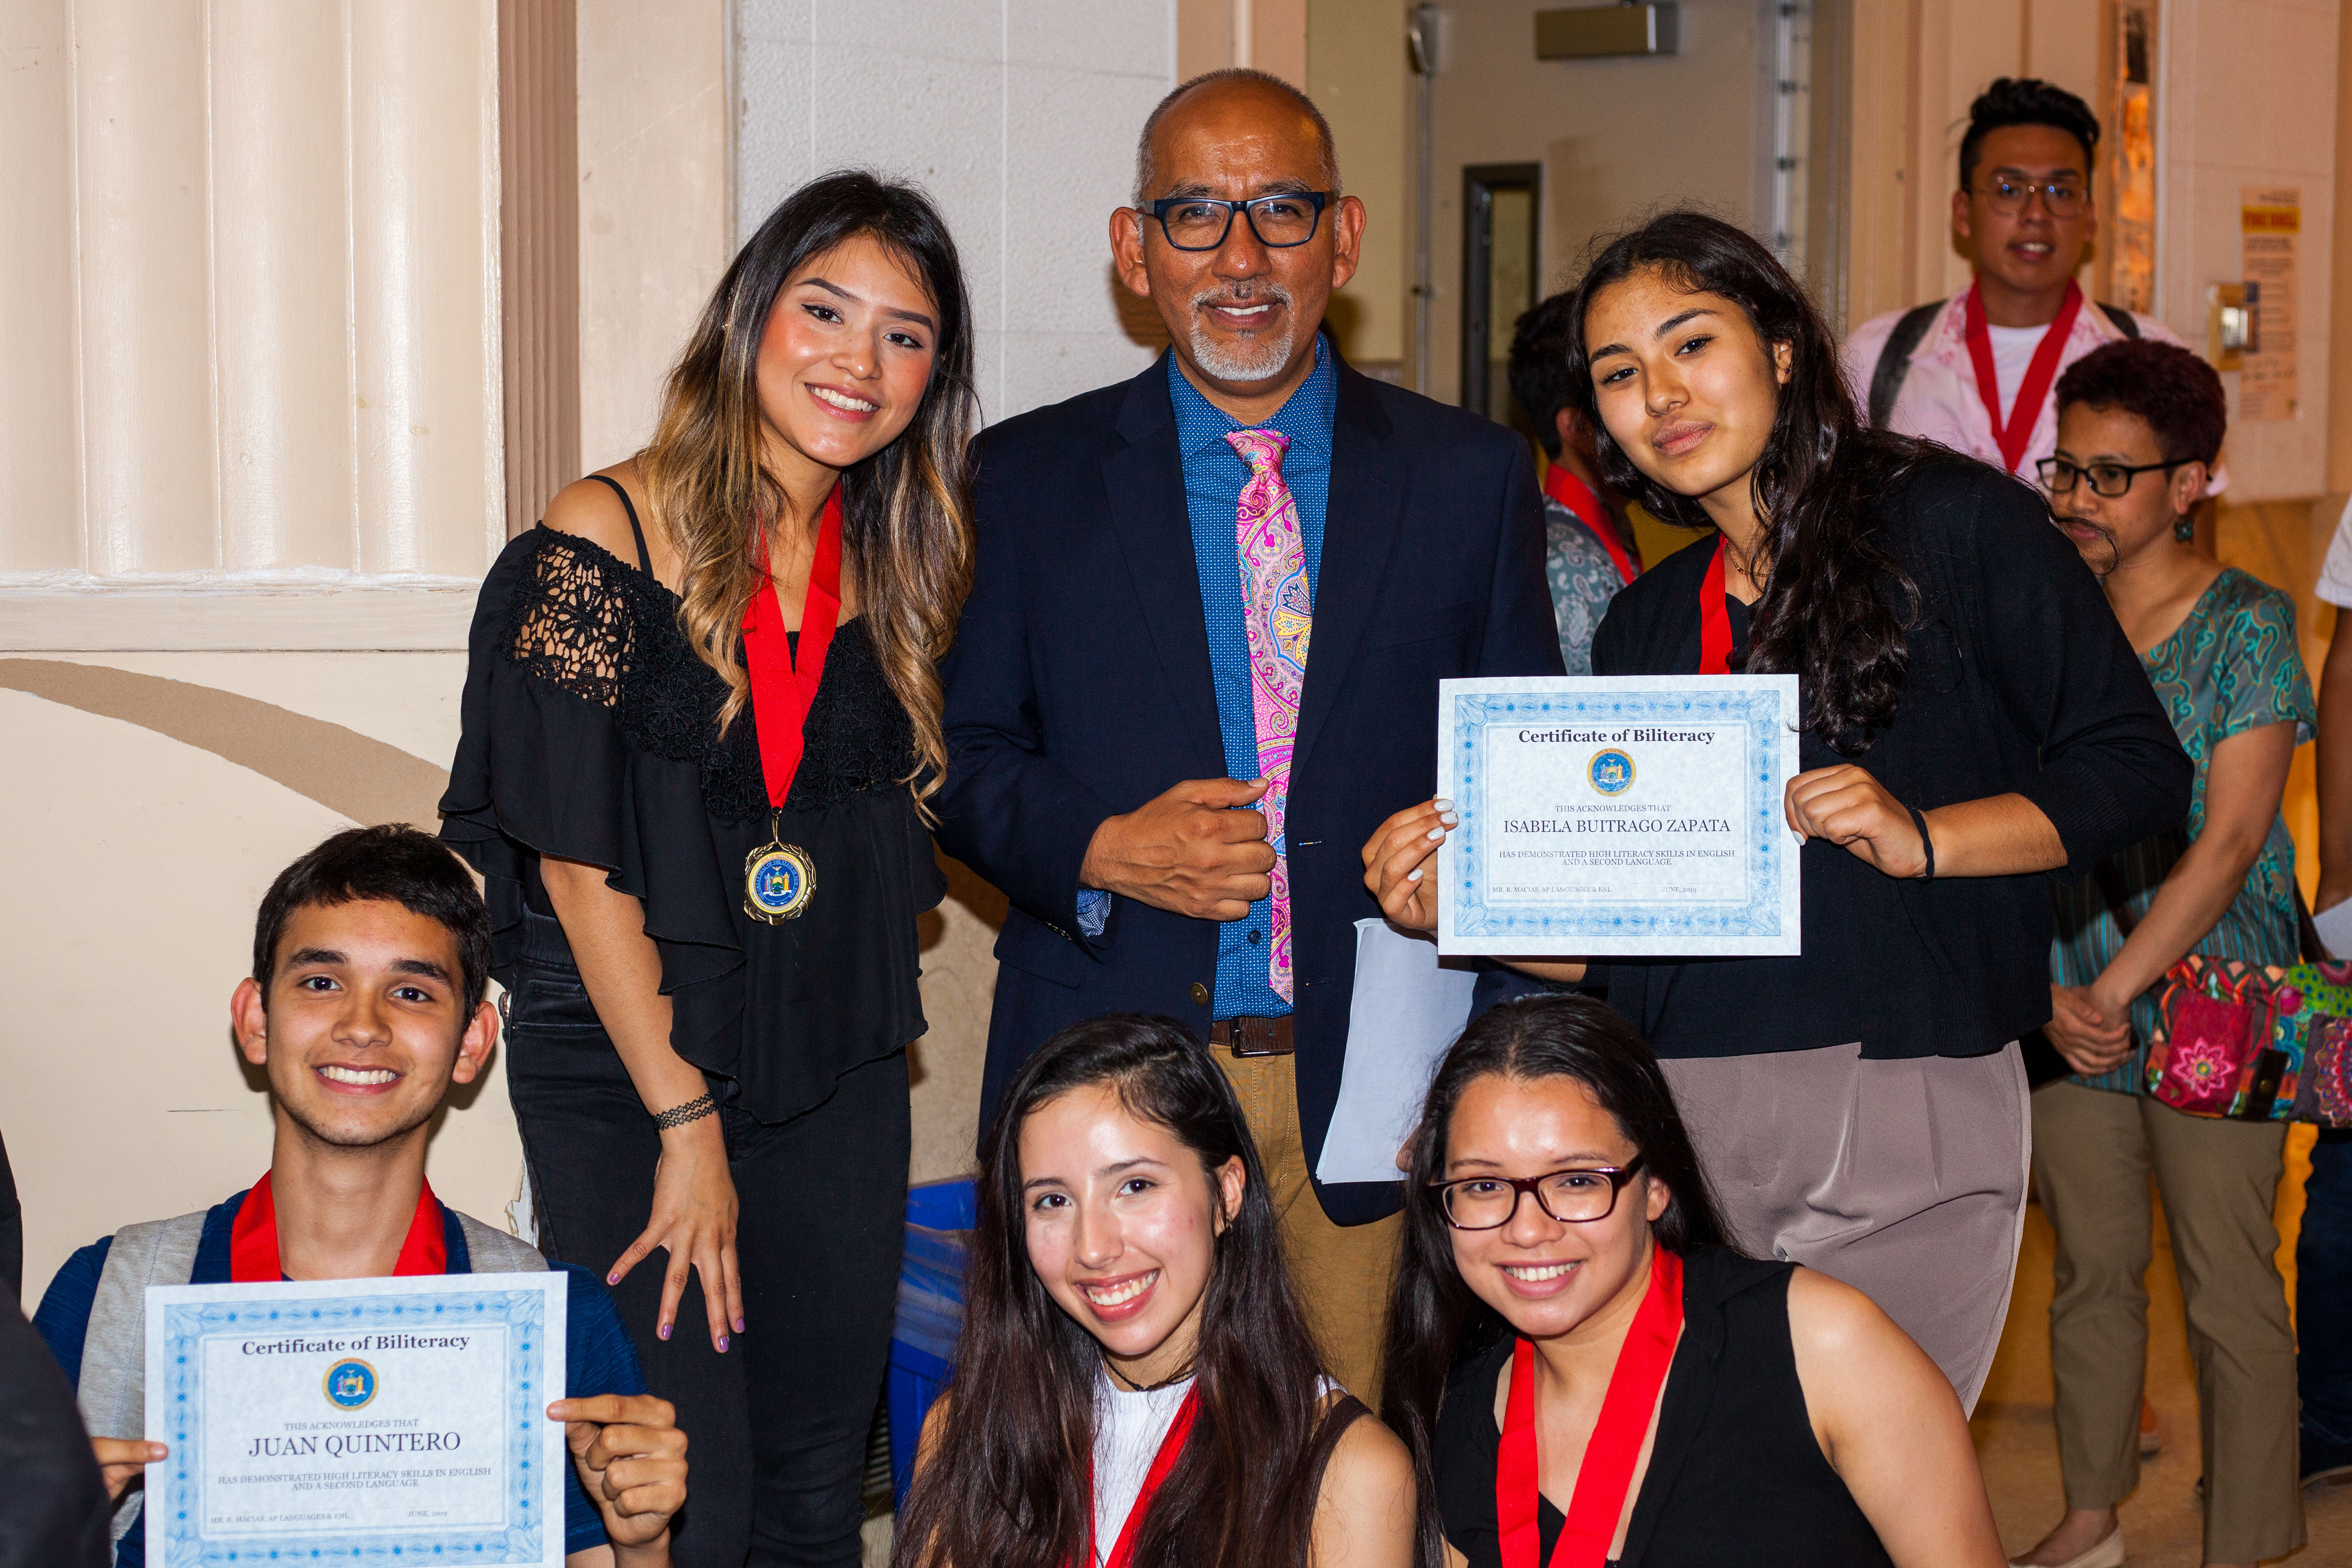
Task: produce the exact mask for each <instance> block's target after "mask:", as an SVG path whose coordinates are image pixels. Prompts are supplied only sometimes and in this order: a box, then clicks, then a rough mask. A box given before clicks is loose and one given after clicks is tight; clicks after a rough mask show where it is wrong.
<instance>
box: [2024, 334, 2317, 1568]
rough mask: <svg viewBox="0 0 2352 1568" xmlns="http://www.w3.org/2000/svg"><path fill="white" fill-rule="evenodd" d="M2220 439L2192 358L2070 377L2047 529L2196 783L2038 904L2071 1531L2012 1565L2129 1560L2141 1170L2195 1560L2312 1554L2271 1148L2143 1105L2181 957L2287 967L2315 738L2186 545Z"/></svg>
mask: <svg viewBox="0 0 2352 1568" xmlns="http://www.w3.org/2000/svg"><path fill="white" fill-rule="evenodd" d="M2226 419H2227V405H2226V404H2225V403H2224V402H2223V399H2222V393H2221V377H2220V376H2218V375H2216V374H2214V373H2213V370H2212V367H2210V365H2208V364H2206V363H2205V362H2204V361H2203V360H2201V359H2200V358H2198V357H2197V356H2196V355H2195V354H2193V353H2189V351H2188V350H2187V349H2183V348H2176V347H2174V346H2172V345H2170V344H2168V343H2158V342H2124V343H2111V344H2109V345H2107V346H2106V347H2105V348H2103V349H2099V350H2097V351H2096V352H2095V353H2090V354H2086V355H2084V357H2083V358H2082V359H2081V360H2079V361H2077V362H2076V363H2074V365H2073V366H2072V367H2071V368H2070V369H2068V371H2067V372H2066V374H2065V375H2064V376H2063V377H2062V378H2061V379H2060V381H2059V383H2058V449H2057V454H2056V455H2055V456H2054V457H2052V458H2049V459H2047V460H2046V461H2044V462H2043V463H2042V483H2043V484H2044V485H2045V486H2047V487H2048V489H2049V491H2050V499H2051V505H2052V507H2053V510H2055V511H2056V513H2057V516H2058V526H2059V527H2060V529H2061V530H2063V531H2064V533H2065V534H2066V537H2067V538H2069V539H2071V540H2073V541H2074V548H2075V549H2076V550H2078V551H2080V552H2082V556H2083V560H2084V562H2085V563H2087V564H2088V565H2089V566H2090V568H2091V570H2092V571H2093V572H2094V573H2095V574H2098V576H2099V579H2100V583H2101V585H2102V586H2103V587H2104V588H2105V590H2106V595H2107V603H2108V604H2109V605H2111V606H2113V608H2114V610H2115V613H2116V620H2117V621H2118V622H2120V623H2121V624H2122V626H2123V629H2124V635H2125V637H2126V638H2128V639H2129V640H2130V643H2131V646H2132V647H2134V648H2135V649H2137V650H2138V652H2139V656H2140V662H2141V664H2142V665H2143V666H2144V667H2145V668H2147V678H2148V680H2149V681H2150V683H2152V684H2153V685H2154V686H2155V688H2156V693H2157V696H2158V699H2159V700H2161V701H2162V702H2163V704H2164V708H2165V711H2166V712H2167V713H2168V715H2169V716H2170V717H2171V720H2172V725H2173V729H2174V731H2175V732H2176V733H2177V734H2179V737H2180V743H2181V745H2182V747H2183V748H2184V749H2185V750H2187V752H2189V756H2190V758H2192V759H2193V760H2194V761H2195V763H2196V764H2197V784H2196V791H2195V794H2194V795H2192V796H2191V797H2190V801H2189V817H2188V821H2187V823H2186V824H2185V825H2184V829H2183V830H2177V831H2171V832H2166V833H2162V834H2158V835H2156V836H2155V837H2150V838H2147V839H2145V840H2143V841H2142V842H2140V843H2138V844H2135V845H2133V846H2132V847H2130V848H2128V849H2126V850H2124V851H2123V852H2122V853H2120V854H2117V855H2115V856H2113V857H2111V858H2108V859H2106V860H2105V861H2103V862H2101V864H2100V865H2099V866H2098V868H2096V870H2095V872H2094V873H2093V875H2091V876H2088V877H2085V878H2084V879H2081V880H2079V881H2076V882H2074V883H2071V884H2063V885H2058V886H2053V889H2052V890H2051V901H2052V906H2053V911H2054V913H2055V915H2056V919H2057V932H2056V939H2055V941H2054V942H2053V944H2052V947H2051V955H2050V977H2051V982H2052V984H2051V986H2050V995H2051V1005H2052V1013H2053V1016H2052V1018H2051V1021H2050V1023H2049V1025H2048V1026H2046V1028H2045V1031H2044V1032H2045V1033H2046V1034H2047V1035H2048V1037H2049V1038H2050V1041H2051V1043H2052V1044H2053V1046H2055V1047H2057V1049H2058V1052H2059V1054H2060V1055H2061V1056H2063V1057H2064V1058H2065V1059H2066V1063H2067V1065H2068V1066H2069V1067H2071V1068H2074V1077H2073V1078H2071V1079H2063V1080H2061V1081H2059V1082H2055V1083H2052V1084H2048V1085H2045V1086H2043V1087H2042V1088H2041V1089H2037V1090H2035V1091H2034V1095H2033V1180H2034V1185H2035V1189H2036V1190H2037V1191H2038V1192H2039V1193H2040V1194H2041V1197H2042V1212H2043V1213H2045V1214H2046V1215H2049V1216H2050V1223H2051V1226H2052V1227H2053V1229H2054V1230H2055V1231H2056V1233H2057V1244H2058V1259H2057V1265H2058V1279H2059V1280H2060V1281H2061V1284H2060V1289H2059V1291H2058V1294H2057V1297H2056V1299H2055V1300H2053V1302H2052V1304H2051V1310H2050V1360H2051V1369H2052V1371H2053V1373H2054V1374H2055V1376H2056V1381H2057V1394H2058V1405H2057V1414H2058V1457H2059V1461H2060V1464H2061V1465H2062V1467H2063V1469H2064V1471H2065V1477H2066V1502H2067V1509H2066V1513H2065V1516H2064V1518H2063V1520H2062V1521H2060V1522H2059V1524H2058V1525H2057V1527H2056V1528H2055V1529H2053V1531H2051V1532H2050V1533H2049V1535H2048V1536H2047V1537H2045V1538H2044V1539H2043V1540H2042V1542H2041V1543H2040V1544H2039V1545H2037V1546H2036V1547H2035V1548H2034V1549H2033V1550H2032V1552H2028V1553H2026V1554H2025V1555H2024V1556H2023V1557H2021V1558H2020V1559H2019V1561H2020V1562H2021V1563H2033V1564H2078V1565H2080V1568H2112V1565H2113V1564H2116V1563H2121V1562H2123V1561H2124V1540H2123V1531H2122V1527H2121V1526H2120V1525H2119V1524H2118V1522H2117V1521H2116V1504H2117V1503H2118V1502H2120V1501H2122V1500H2123V1499H2124V1498H2125V1497H2126V1496H2128V1495H2129V1494H2130V1492H2131V1490H2132V1489H2133V1488H2134V1487H2135V1486H2136V1485H2137V1483H2138V1479H2139V1452H2138V1447H2137V1444H2135V1443H2134V1442H2133V1440H2132V1436H2133V1434H2132V1427H2133V1426H2134V1421H2133V1415H2134V1413H2135V1412H2136V1411H2137V1408H2138V1405H2139V1401H2140V1395H2141V1381H2142V1374H2143V1372H2144V1370H2145V1368H2146V1366H2147V1293H2146V1291H2145V1290H2144V1289H2143V1288H2142V1286H2141V1283H2140V1282H2141V1280H2142V1279H2143V1278H2144V1277H2145V1275H2146V1274H2147V1267H2148V1262H2149V1251H2150V1243H2149V1239H2148V1237H2149V1225H2150V1222H2151V1217H2152V1216H2151V1215H2150V1212H2149V1205H2148V1194H2147V1178H2148V1175H2149V1173H2151V1172H2153V1173H2154V1175H2155V1178H2156V1186H2157V1190H2158V1193H2160V1194H2162V1195H2163V1199H2164V1216H2165V1221H2166V1223H2167V1224H2168V1226H2170V1227H2171V1233H2172V1237H2173V1253H2174V1256H2175V1258H2177V1259H2179V1260H2180V1262H2181V1264H2182V1267H2180V1268H2179V1275H2180V1289H2181V1296H2182V1299H2183V1300H2184V1302H2185V1304H2186V1306H2187V1308H2188V1315H2189V1349H2190V1351H2191V1352H2192V1354H2193V1356H2194V1358H2195V1361H2196V1363H2197V1400H2198V1405H2199V1407H2200V1426H2201V1427H2202V1429H2203V1432H2204V1449H2205V1475H2206V1479H2207V1484H2208V1491H2207V1498H2206V1510H2205V1561H2206V1562H2207V1563H2253V1562H2255V1561H2257V1560H2260V1559H2264V1558H2271V1557H2278V1556H2283V1555H2284V1554H2285V1553H2287V1552H2292V1551H2294V1549H2295V1548H2296V1547H2298V1546H2300V1545H2302V1544H2303V1539H2304V1531H2303V1512H2302V1509H2301V1507H2300V1506H2299V1494H2298V1490H2297V1487H2296V1473H2295V1415H2296V1404H2295V1368H2294V1335H2293V1332H2292V1331H2291V1330H2290V1329H2289V1327H2288V1323H2287V1309H2286V1294H2285V1290H2284V1287H2283V1286H2282V1285H2281V1283H2280V1280H2279V1276H2278V1272H2277V1270H2276V1269H2275V1268H2273V1266H2272V1263H2271V1258H2272V1255H2273V1253H2275V1252H2276V1251H2277V1249H2278V1235H2277V1232H2276V1231H2275V1230H2274V1229H2273V1227H2272V1221H2271V1204H2272V1199H2273V1195H2274V1194H2275V1193H2276V1191H2277V1187H2278V1181H2279V1173H2280V1168H2281V1162H2282V1158H2283V1155H2284V1147H2285V1137H2286V1124H2285V1123H2284V1121H2268V1120H2264V1121H2236V1120H2231V1119H2228V1118H2216V1117H2198V1116H2190V1115H2187V1114H2185V1113H2183V1112H2181V1111H2179V1110H2174V1109H2173V1108H2172V1107H2171V1106H2169V1105H2167V1104H2165V1103H2163V1102H2162V1101H2160V1100H2156V1099H2154V1098H2153V1097H2151V1096H2150V1095H2149V1094H2148V1093H2147V1049H2148V1038H2149V1034H2150V1032H2151V1030H2152V1029H2153V1028H2154V1026H2155V1025H2156V1022H2157V1007H2156V992H2157V986H2158V982H2159V981H2160V980H2161V979H2162V977H2163V975H2164V973H2165V971H2166V970H2168V969H2169V968H2170V967H2171V966H2172V964H2173V963H2176V962H2177V961H2179V959H2180V958H2181V957H2182V956H2183V955H2185V954H2187V953H2190V952H2197V953H2202V954H2204V955H2206V956H2207V957H2210V958H2217V959H2232V958H2234V959H2243V960H2245V961H2246V962H2248V963H2275V964H2288V963H2294V962H2295V960H2296V958H2297V956H2298V952H2299V946H2300V943H2299V941H2298V936H2297V929H2296V927H2297V920H2296V913H2295V888H2294V842H2293V840H2292V839H2290V838H2289V837H2287V830H2286V824H2285V823H2284V821H2283V820H2282V819H2281V818H2280V816H2279V801H2280V798H2281V796H2282V795H2284V792H2285V789H2286V777H2287V768H2288V765H2289V763H2291V762H2292V760H2293V758H2294V748H2295V747H2296V746H2297V745H2298V744H2299V743H2301V742H2303V741H2305V740H2307V739H2308V738H2309V737H2310V734H2311V727H2312V725H2313V724H2314V723H2315V721H2316V720H2317V717H2318V714H2317V709H2316V706H2315V703H2314V701H2313V700H2312V692H2311V682H2310V679H2309V678H2308V677H2307V676H2306V675H2305V673H2304V668H2303V659H2302V657H2301V656H2300V654H2298V653H2297V651H2296V647H2295V634H2294V601H2292V600H2291V599H2289V598H2288V597H2287V595H2284V594H2283V593H2281V592H2280V591H2279V590H2277V589H2276V588H2273V587H2271V586H2269V585H2268V584H2263V583H2261V582H2258V581H2257V580H2255V579H2254V578H2252V577H2250V576H2248V575H2247V574H2245V573H2243V572H2241V571H2239V570H2238V569H2236V568H2235V567H2225V566H2223V565H2222V564H2221V563H2220V562H2218V561H2216V560H2214V559H2213V558H2212V557H2211V556H2210V555H2209V554H2207V553H2206V552H2203V551H2202V550H2200V549H2199V548H2198V547H2197V545H2196V544H2195V543H2194V542H2192V539H2191V531H2190V527H2189V513H2190V510H2191V509H2192V508H2194V507H2195V506H2196V504H2197V501H2198V499H2199V498H2200V496H2202V495H2203V494H2204V491H2205V486H2206V481H2207V474H2208V471H2209V470H2210V468H2211V467H2212V465H2213V461H2214V459H2215V458H2216V457H2217V456H2218V455H2219V453H2220V451H2221V437H2222V432H2223V426H2224V425H2225V422H2226ZM2225 764H2226V765H2225Z"/></svg>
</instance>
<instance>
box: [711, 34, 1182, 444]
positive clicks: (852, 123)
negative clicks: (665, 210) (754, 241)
mask: <svg viewBox="0 0 2352 1568" xmlns="http://www.w3.org/2000/svg"><path fill="white" fill-rule="evenodd" d="M736 30H737V43H736V51H737V52H736V68H737V98H738V104H739V112H740V120H739V122H738V124H737V127H736V141H735V156H736V169H737V179H736V210H735V226H736V237H737V242H738V243H739V244H740V242H741V241H742V240H743V239H745V238H748V237H750V236H751V232H752V231H753V230H754V229H755V228H756V227H757V226H758V225H759V224H760V222H761V219H763V218H764V217H766V216H767V215H768V213H769V212H770V211H771V210H772V209H773V208H774V206H775V205H776V204H777V203H778V202H779V201H781V200H782V199H783V197H784V196H786V195H790V194H791V192H792V191H793V189H795V188H796V187H798V186H799V185H800V184H803V182H805V181H807V180H809V179H811V178H812V177H814V176H815V175H817V174H823V173H824V172H825V171H827V170H830V169H835V168H841V167H845V166H855V167H862V168H871V169H875V170H877V171H880V172H882V173H885V174H894V175H898V176H900V177H903V178H907V179H910V180H913V181H915V182H916V183H918V184H921V185H922V186H923V187H924V188H925V189H927V190H928V191H929V192H930V194H931V195H932V196H933V198H934V199H936V200H937V201H938V203H939V205H940V211H941V213H942V214H943V215H944V216H946V218H947V220H948V223H949V226H950V227H951V228H952V229H953V230H954V232H955V237H956V244H957V247H958V249H959V251H960V253H961V256H962V258H963V263H964V269H965V276H966V281H967V283H968V286H969V287H970V289H971V296H972V314H973V322H974V327H975V330H976V343H975V347H976V350H977V357H978V360H979V385H980V393H981V402H982V412H983V414H984V416H986V417H988V418H991V419H997V418H1002V417H1003V416H1006V415H1008V414H1015V413H1019V412H1020V411H1022V410H1023V409H1025V408H1030V407H1034V406H1036V405H1038V404H1040V403H1047V402H1053V401H1055V400H1056V399H1059V398H1063V397H1066V396H1069V395H1073V394H1076V393H1078V392H1083V391H1085V390H1087V388H1089V387H1093V386H1099V385H1101V384H1103V383H1105V382H1107V381H1112V380H1116V379H1118V378H1120V377H1122V376H1127V375H1131V374H1134V373H1135V372H1136V371H1137V370H1139V369H1140V368H1142V366H1143V365H1145V364H1147V363H1150V358H1151V356H1152V355H1153V354H1154V353H1157V352H1158V344H1157V342H1155V341H1154V338H1153V333H1152V332H1151V331H1150V328H1149V327H1148V326H1147V327H1145V328H1144V329H1143V330H1141V331H1130V329H1129V325H1128V324H1127V323H1126V322H1125V321H1123V319H1122V312H1121V310H1120V304H1119V301H1118V298H1117V295H1116V294H1115V292H1114V289H1115V287H1116V286H1115V285H1114V283H1113V282H1112V280H1111V278H1110V273H1109V251H1108V241H1107V239H1106V234H1107V232H1108V220H1109V216H1110V213H1111V210H1112V209H1113V208H1114V207H1117V206H1118V205H1122V204H1123V203H1125V202H1126V200H1127V198H1128V184H1129V180H1130V178H1131V173H1130V171H1131V164H1132V158H1133V149H1134V142H1135V137H1136V134H1137V132H1139V131H1140V130H1141V129H1142V125H1143V120H1144V116H1145V115H1147V114H1148V113H1150V109H1151V106H1152V105H1153V104H1154V103H1156V102H1158V101H1159V100H1160V97H1161V95H1163V94H1164V93H1166V92H1167V90H1168V89H1169V88H1170V87H1171V86H1172V85H1174V80H1175V42H1174V40H1175V0H953V3H951V4H940V3H939V0H741V4H740V5H739V7H738V10H737V16H736ZM1129 315H1130V316H1131V315H1132V312H1129Z"/></svg>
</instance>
